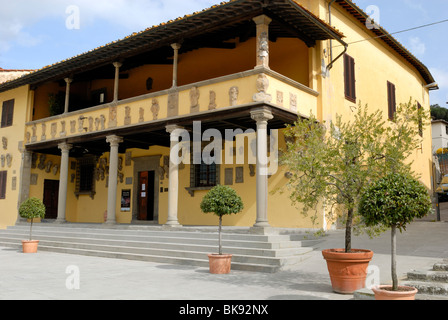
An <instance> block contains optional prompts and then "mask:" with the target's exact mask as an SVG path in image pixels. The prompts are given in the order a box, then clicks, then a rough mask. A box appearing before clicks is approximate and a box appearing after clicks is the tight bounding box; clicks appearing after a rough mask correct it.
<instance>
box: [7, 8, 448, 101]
mask: <svg viewBox="0 0 448 320" xmlns="http://www.w3.org/2000/svg"><path fill="white" fill-rule="evenodd" d="M220 2H221V1H216V0H95V1H90V0H14V1H11V0H8V1H7V0H0V3H1V8H2V10H1V11H0V67H1V68H4V69H40V68H42V67H44V66H46V65H50V64H53V63H56V62H59V61H61V60H64V59H68V58H71V57H73V56H75V55H78V54H80V53H84V52H86V51H89V50H91V49H94V48H97V47H99V46H102V45H105V44H107V43H109V42H112V41H115V40H118V39H122V38H124V37H125V36H127V35H130V34H132V33H133V32H138V31H141V30H144V29H146V28H148V27H151V26H153V25H158V24H159V23H161V22H166V21H168V20H170V19H175V18H177V17H182V16H184V15H185V14H190V13H193V12H195V11H200V10H202V9H204V8H208V7H211V6H212V5H214V4H218V3H220ZM355 3H356V4H357V5H358V6H359V7H360V8H361V9H363V10H365V11H366V12H367V13H369V14H370V13H375V15H376V16H377V17H378V18H379V19H378V20H379V24H380V25H381V26H382V27H383V28H385V29H386V30H387V31H388V32H389V33H395V32H399V31H402V30H406V29H410V28H415V27H418V26H422V25H427V24H431V23H435V22H438V21H442V20H446V19H448V1H447V0H426V1H421V0H393V1H390V0H377V1H374V0H356V1H355ZM372 6H376V10H375V11H369V9H371V8H374V7H372ZM77 17H79V20H77V19H76V18H77ZM447 35H448V22H445V23H440V24H436V25H433V26H428V27H425V28H420V29H416V30H412V31H408V32H403V33H398V34H394V36H395V38H397V40H398V41H399V42H400V43H401V44H403V45H404V46H405V47H406V48H407V49H408V50H409V51H411V52H412V53H413V54H414V55H415V56H416V57H417V58H418V59H419V60H420V61H422V62H423V63H424V64H425V65H426V66H427V67H428V68H429V69H430V71H431V73H432V74H433V76H434V78H435V79H436V81H437V82H438V84H439V87H440V90H438V91H432V92H431V104H436V103H437V104H439V105H440V106H444V107H447V106H448V105H447V104H446V102H447V101H448V61H447V58H446V57H447V55H448V41H447V39H448V37H447ZM352 45H357V44H352Z"/></svg>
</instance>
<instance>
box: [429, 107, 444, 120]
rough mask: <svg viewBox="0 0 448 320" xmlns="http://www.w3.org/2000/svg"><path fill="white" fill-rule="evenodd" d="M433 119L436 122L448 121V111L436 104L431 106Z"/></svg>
mask: <svg viewBox="0 0 448 320" xmlns="http://www.w3.org/2000/svg"><path fill="white" fill-rule="evenodd" d="M431 117H433V118H434V119H436V120H445V121H448V109H447V108H443V107H441V106H439V105H438V104H434V105H432V106H431Z"/></svg>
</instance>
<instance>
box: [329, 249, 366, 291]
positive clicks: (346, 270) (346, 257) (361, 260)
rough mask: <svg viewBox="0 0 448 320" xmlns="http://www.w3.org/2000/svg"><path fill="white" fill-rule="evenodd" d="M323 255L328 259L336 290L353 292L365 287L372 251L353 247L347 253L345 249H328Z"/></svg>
mask: <svg viewBox="0 0 448 320" xmlns="http://www.w3.org/2000/svg"><path fill="white" fill-rule="evenodd" d="M322 255H323V256H324V259H325V260H326V261H327V267H328V272H329V273H330V279H331V285H332V287H333V291H334V292H337V293H342V294H352V293H353V292H355V291H356V290H359V289H362V288H364V287H365V284H366V276H367V267H368V266H369V262H370V260H372V257H373V252H372V251H370V250H364V249H352V252H350V253H346V252H345V250H344V249H326V250H322Z"/></svg>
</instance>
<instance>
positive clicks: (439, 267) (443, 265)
mask: <svg viewBox="0 0 448 320" xmlns="http://www.w3.org/2000/svg"><path fill="white" fill-rule="evenodd" d="M433 270H434V271H448V259H444V260H443V261H441V262H438V263H435V264H434V266H433Z"/></svg>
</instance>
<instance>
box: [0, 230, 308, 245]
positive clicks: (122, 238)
mask: <svg viewBox="0 0 448 320" xmlns="http://www.w3.org/2000/svg"><path fill="white" fill-rule="evenodd" d="M100 231H102V230H100ZM0 236H10V237H21V238H24V239H26V238H28V237H29V231H26V230H23V229H16V230H9V229H8V230H6V231H3V232H1V233H0ZM32 236H33V238H35V239H39V240H57V239H58V238H64V239H66V241H78V240H79V239H85V241H90V242H95V241H107V240H110V241H116V242H136V243H139V244H141V245H144V244H145V243H154V242H159V243H160V242H163V243H173V244H174V243H179V244H185V243H189V244H196V245H210V244H212V245H216V246H217V245H218V234H211V235H208V236H207V237H206V236H204V235H197V234H192V233H185V234H178V233H177V232H164V233H158V232H148V233H147V234H143V233H140V234H139V233H136V234H123V233H121V232H109V233H104V232H96V231H95V230H89V232H62V231H57V232H54V231H51V230H45V231H41V230H34V231H33V232H32ZM245 239H246V240H240V236H239V235H237V236H236V239H233V238H232V237H231V235H227V236H226V237H223V238H222V245H223V246H225V247H244V248H253V249H266V250H268V249H285V248H300V247H302V242H301V241H289V240H287V239H266V240H263V239H257V238H248V237H246V238H245Z"/></svg>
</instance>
